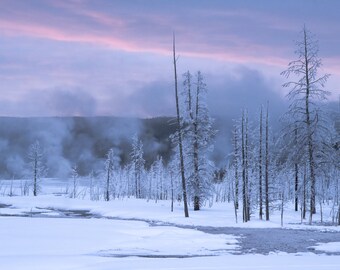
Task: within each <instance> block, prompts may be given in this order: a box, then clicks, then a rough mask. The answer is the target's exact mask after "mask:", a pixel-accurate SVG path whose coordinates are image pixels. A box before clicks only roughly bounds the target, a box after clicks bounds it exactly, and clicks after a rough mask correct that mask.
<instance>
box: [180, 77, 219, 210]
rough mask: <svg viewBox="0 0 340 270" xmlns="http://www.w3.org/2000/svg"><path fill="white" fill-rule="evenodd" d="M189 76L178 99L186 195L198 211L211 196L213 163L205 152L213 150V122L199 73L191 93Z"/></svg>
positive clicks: (205, 90)
mask: <svg viewBox="0 0 340 270" xmlns="http://www.w3.org/2000/svg"><path fill="white" fill-rule="evenodd" d="M191 80H192V75H191V74H190V72H189V71H188V72H186V73H185V74H184V83H183V86H184V87H183V91H182V98H183V100H184V106H183V117H182V122H183V123H182V126H183V127H184V132H183V144H184V146H185V147H184V148H185V161H186V174H187V180H188V192H189V194H190V196H191V198H192V201H193V203H194V210H199V209H200V207H201V206H202V204H203V203H204V201H205V200H207V199H208V198H210V197H211V195H212V178H213V163H212V162H211V161H210V160H209V152H211V151H212V147H213V136H214V135H215V131H214V130H213V127H212V125H213V120H212V118H211V117H210V114H209V109H208V105H207V100H206V99H207V87H206V84H205V83H204V80H203V75H202V73H201V72H200V71H198V72H197V74H196V83H195V91H192V87H191V86H192V85H191Z"/></svg>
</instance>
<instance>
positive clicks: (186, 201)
mask: <svg viewBox="0 0 340 270" xmlns="http://www.w3.org/2000/svg"><path fill="white" fill-rule="evenodd" d="M176 63H177V59H176V41H175V34H174V35H173V64H174V75H175V97H176V113H177V132H178V146H179V157H180V166H181V177H182V191H183V204H184V216H185V217H189V210H188V199H187V188H186V180H185V173H184V157H183V145H182V127H181V119H180V112H179V101H178V86H177V65H176Z"/></svg>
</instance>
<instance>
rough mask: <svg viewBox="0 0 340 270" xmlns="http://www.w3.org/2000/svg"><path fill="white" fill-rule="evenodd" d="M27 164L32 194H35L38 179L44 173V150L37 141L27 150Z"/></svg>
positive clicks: (37, 188) (38, 189) (36, 193)
mask: <svg viewBox="0 0 340 270" xmlns="http://www.w3.org/2000/svg"><path fill="white" fill-rule="evenodd" d="M28 159H29V166H30V169H31V173H32V182H33V183H32V185H33V195H34V196H37V195H38V193H39V191H40V185H39V180H40V178H41V177H44V176H45V174H46V166H45V164H44V151H43V149H42V147H41V146H40V143H39V141H35V142H34V143H33V144H31V145H30V147H29V151H28Z"/></svg>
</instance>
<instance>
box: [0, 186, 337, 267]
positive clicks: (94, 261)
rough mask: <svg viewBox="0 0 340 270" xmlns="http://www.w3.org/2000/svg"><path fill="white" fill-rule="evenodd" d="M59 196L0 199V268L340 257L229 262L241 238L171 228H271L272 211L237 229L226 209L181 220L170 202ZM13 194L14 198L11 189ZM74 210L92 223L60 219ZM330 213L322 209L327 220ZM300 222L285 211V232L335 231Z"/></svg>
mask: <svg viewBox="0 0 340 270" xmlns="http://www.w3.org/2000/svg"><path fill="white" fill-rule="evenodd" d="M61 190H62V185H60V183H58V182H57V181H55V182H53V184H50V185H49V186H48V187H46V186H44V187H43V191H44V193H43V194H41V195H39V196H37V197H33V196H12V197H9V196H3V197H0V216H2V217H0V239H1V241H0V269H11V270H12V269H13V270H17V269H25V270H31V269H32V270H40V269H41V270H43V269H44V270H45V269H49V270H50V269H51V270H53V269H56V270H70V269H79V270H80V269H84V270H106V269H107V270H109V269H110V270H112V269H120V270H124V269H139V270H142V269H145V270H146V269H148V270H153V269H164V270H165V269H166V270H170V269H188V270H189V269H190V270H196V269H197V270H198V269H207V270H208V269H278V270H280V269H282V270H283V269H284V270H286V269H288V270H289V269H299V270H301V269H309V270H319V269H323V270H332V269H340V259H339V258H340V257H339V256H338V255H335V256H326V255H325V254H321V255H318V254H314V253H312V252H305V253H301V252H300V253H296V254H287V253H284V252H275V250H273V252H271V253H270V254H269V255H260V254H246V255H235V254H238V253H239V240H240V239H239V238H238V237H236V236H234V235H226V234H208V233H204V232H202V231H198V230H195V229H193V228H178V227H175V225H193V226H212V227H226V226H230V227H245V228H277V227H280V215H279V212H273V215H272V216H271V221H270V222H266V221H261V220H259V219H258V218H257V217H253V218H252V220H251V222H248V223H242V222H239V223H237V224H236V223H235V217H234V210H233V207H232V204H227V203H215V204H214V205H213V206H212V207H211V208H209V207H208V206H206V207H204V208H203V210H201V211H196V212H194V211H190V218H185V217H184V213H183V207H182V205H181V204H180V203H178V202H176V203H175V207H174V212H171V211H170V201H158V202H157V203H156V202H155V201H149V202H147V201H146V200H138V199H134V198H129V199H128V198H123V199H122V198H120V199H115V200H112V201H109V202H105V201H91V200H89V199H87V197H86V196H84V198H77V199H71V198H68V197H66V196H65V195H60V194H59V195H58V196H57V195H55V194H51V193H52V192H53V193H54V192H60V191H61ZM15 193H16V194H19V192H18V191H17V190H16V191H15ZM1 205H3V206H2V207H1ZM6 205H7V206H6ZM287 208H288V207H287ZM72 210H73V211H80V210H83V211H88V212H89V213H91V214H92V215H93V216H92V218H91V217H88V218H76V217H73V218H65V213H64V211H72ZM79 213H80V215H81V213H82V212H81V211H80V212H79ZM328 214H329V210H327V209H326V208H325V210H324V219H325V220H327V218H329V217H328ZM254 216H255V215H254ZM240 218H241V217H239V219H240ZM299 218H300V213H296V212H294V211H292V210H287V211H285V221H284V227H285V228H286V229H311V230H327V231H334V233H336V234H337V233H338V232H339V231H340V230H339V229H340V228H339V227H335V226H308V225H305V224H300V223H299V222H298V221H299ZM315 218H316V219H318V218H319V217H318V216H317V215H316V216H315ZM121 219H124V220H121ZM143 220H144V221H145V222H144V221H143ZM146 221H148V222H146ZM154 225H157V226H154ZM160 225H161V226H160ZM311 237H312V232H311ZM311 248H314V249H315V250H317V251H324V252H329V253H334V252H340V242H331V243H319V244H318V245H316V246H314V247H311Z"/></svg>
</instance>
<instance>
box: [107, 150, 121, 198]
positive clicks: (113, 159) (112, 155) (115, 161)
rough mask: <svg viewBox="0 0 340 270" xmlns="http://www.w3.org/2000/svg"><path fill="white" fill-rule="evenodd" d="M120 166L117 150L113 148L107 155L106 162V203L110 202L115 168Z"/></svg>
mask: <svg viewBox="0 0 340 270" xmlns="http://www.w3.org/2000/svg"><path fill="white" fill-rule="evenodd" d="M118 165H119V156H118V153H117V151H116V150H115V149H113V148H111V149H110V150H109V151H108V152H107V154H106V160H105V176H106V181H105V201H109V200H110V190H111V186H112V185H111V181H112V178H113V173H114V170H115V168H117V167H118Z"/></svg>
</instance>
